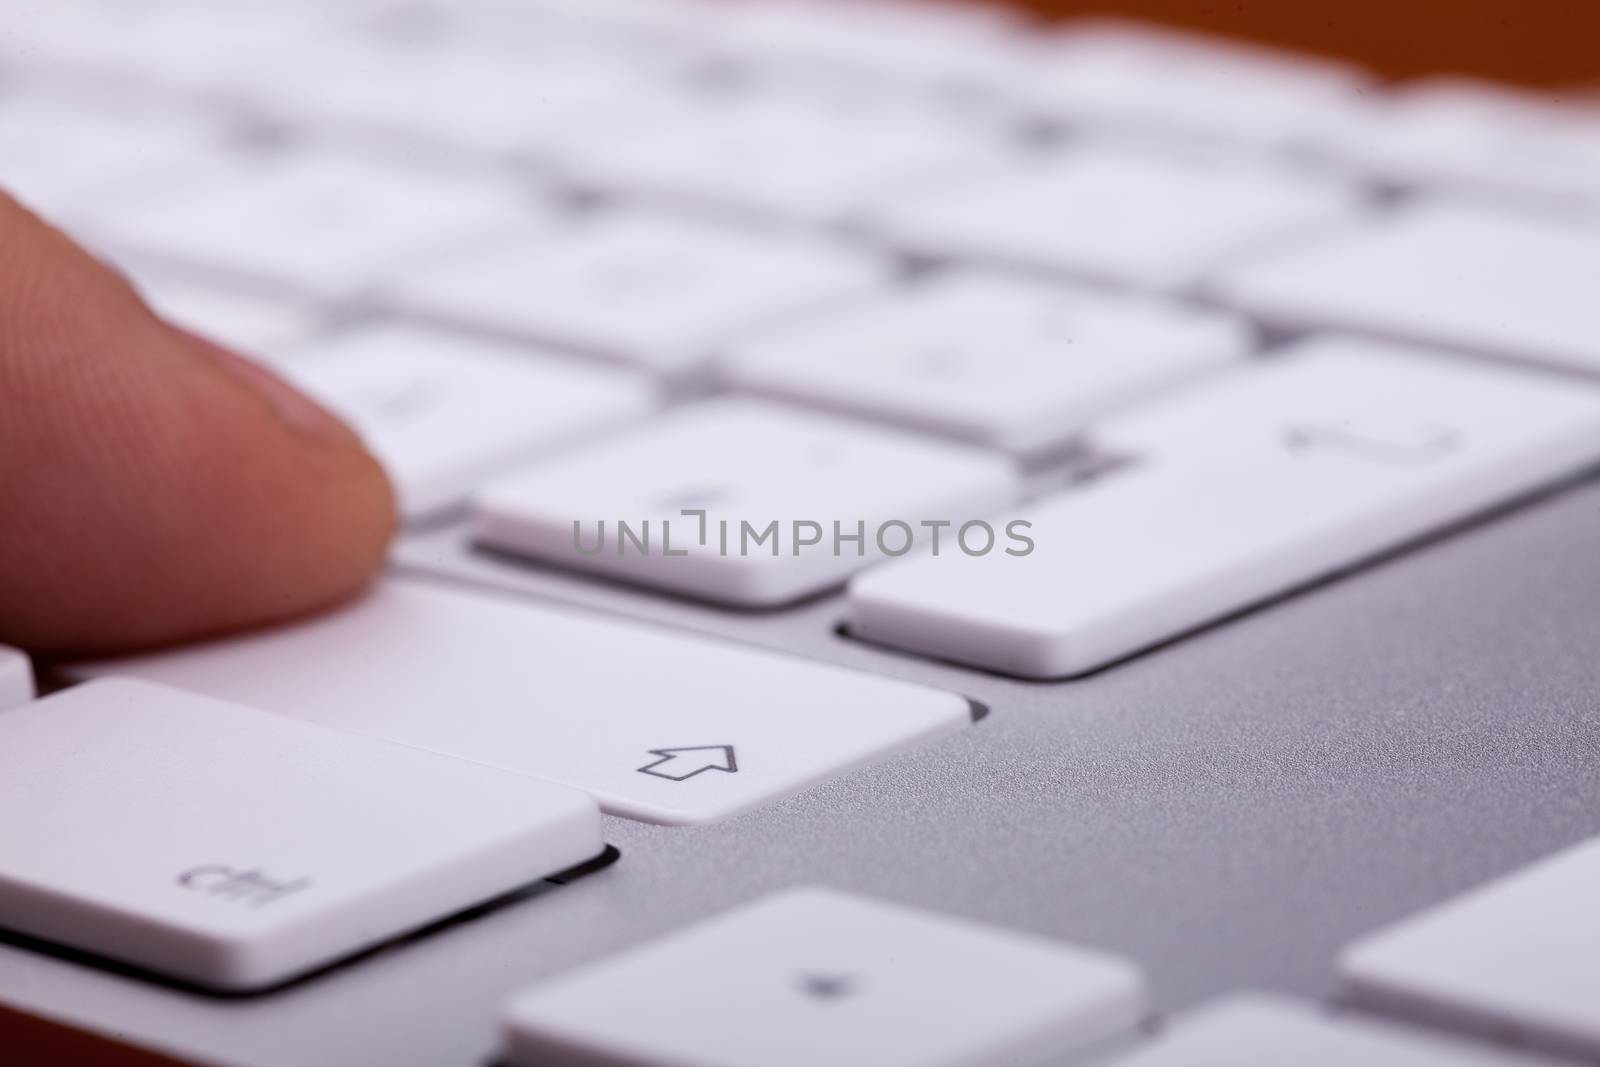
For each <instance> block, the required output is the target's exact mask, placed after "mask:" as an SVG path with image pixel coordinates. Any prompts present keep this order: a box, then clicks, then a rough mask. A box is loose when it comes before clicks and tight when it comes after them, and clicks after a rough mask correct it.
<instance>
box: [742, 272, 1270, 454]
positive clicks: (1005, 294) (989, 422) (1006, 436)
mask: <svg viewBox="0 0 1600 1067" xmlns="http://www.w3.org/2000/svg"><path fill="white" fill-rule="evenodd" d="M1250 345H1251V337H1250V331H1249V329H1248V328H1247V327H1246V326H1245V325H1244V323H1242V322H1241V321H1240V320H1238V319H1236V318H1234V317H1232V316H1229V315H1224V314H1220V313H1217V312H1211V311H1200V310H1194V309H1189V308H1183V307H1180V306H1178V305H1175V304H1168V303H1165V302H1162V301H1159V300H1155V299H1150V298H1146V297H1139V296H1130V295H1120V294H1119V295H1112V294H1106V293H1097V292H1094V291H1091V290H1086V289H1073V288H1068V287H1065V286H1062V285H1048V286H1047V285H1042V284H1035V283H1031V282H1028V281H1025V280H1012V279H1005V278H1000V277H996V276H992V275H983V274H977V273H967V272H960V273H957V274H954V275H945V276H940V277H938V278H936V279H935V280H933V281H931V282H928V283H926V284H924V285H921V286H918V287H915V288H901V289H896V290H891V291H886V292H884V293H882V294H879V295H877V296H874V297H871V298H868V299H863V300H860V301H856V302H853V303H851V304H849V305H846V306H843V307H839V308H835V309H832V310H830V311H829V312H827V313H823V314H818V315H816V316H814V317H810V318H808V319H806V320H805V321H803V322H798V323H795V324H793V325H791V326H788V327H785V328H778V329H775V330H772V331H767V332H762V333H757V334H755V335H753V336H751V337H748V338H746V339H745V340H744V341H742V342H739V343H736V344H735V345H733V346H732V356H731V357H730V359H729V360H728V362H727V364H726V365H725V368H724V373H725V376H726V377H727V379H728V380H729V381H731V382H732V383H733V384H735V385H736V386H739V387H743V388H745V389H749V390H754V391H757V392H761V393H766V394H771V395H775V396H780V397H784V398H786V399H791V400H796V401H800V402H803V403H811V404H817V405H820V406H824V407H831V408H837V409H839V410H841V411H845V412H850V413H854V414H860V415H865V416H868V417H871V418H876V419H882V420H885V421H889V422H895V423H900V424H902V425H905V426H908V427H910V428H912V429H917V430H924V431H931V432H934V433H940V434H946V435H949V436H952V437H958V438H962V439H965V440H969V441H973V442H975V443H977V444H982V445H986V446H989V447H993V448H998V449H1003V450H1006V451H1009V452H1013V453H1019V454H1026V453H1030V452H1037V451H1040V450H1043V449H1047V448H1049V447H1052V446H1056V445H1060V444H1062V443H1063V442H1066V441H1069V440H1070V439H1072V438H1073V437H1074V436H1076V435H1077V434H1078V433H1080V432H1081V431H1082V430H1083V428H1084V427H1085V426H1086V425H1087V424H1089V423H1090V422H1091V421H1092V420H1093V419H1095V418H1097V417H1099V416H1101V415H1103V414H1105V413H1106V412H1108V411H1112V410H1115V409H1116V408H1118V407H1120V406H1122V405H1125V404H1128V403H1130V402H1132V401H1136V400H1139V399H1142V398H1144V397H1145V396H1147V395H1149V394H1151V393H1154V392H1157V391H1159V390H1162V389H1165V388H1169V387H1171V386H1173V385H1175V384H1178V383H1181V382H1184V381H1187V380H1189V379H1191V378H1193V377H1194V376H1195V375H1197V374H1201V373H1204V372H1205V371H1208V370H1212V369H1215V368H1218V367H1221V366H1226V365H1228V364H1229V363H1231V362H1232V361H1233V360H1235V359H1236V358H1238V357H1240V356H1242V355H1244V354H1245V352H1247V351H1248V350H1249V347H1250Z"/></svg>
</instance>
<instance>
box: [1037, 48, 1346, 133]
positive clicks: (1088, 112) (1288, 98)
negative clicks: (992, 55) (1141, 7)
mask: <svg viewBox="0 0 1600 1067" xmlns="http://www.w3.org/2000/svg"><path fill="white" fill-rule="evenodd" d="M1029 70H1030V72H1031V76H1030V77H1029V78H1028V79H1027V85H1026V88H1025V89H1024V90H1023V94H1022V95H1023V97H1024V99H1025V100H1026V101H1027V102H1028V104H1029V105H1030V108H1031V110H1033V111H1035V112H1036V113H1038V114H1040V115H1042V116H1045V117H1047V118H1055V119H1060V120H1065V121H1068V122H1071V123H1073V124H1081V125H1087V126H1090V127H1094V128H1101V127H1104V128H1107V129H1110V130H1113V131H1117V132H1126V131H1130V130H1132V131H1140V132H1146V133H1151V134H1157V135H1166V136H1175V137H1198V138H1215V139H1219V140H1223V141H1227V142H1234V143H1239V144H1241V145H1246V146H1256V145H1260V146H1267V147H1298V146H1301V145H1303V144H1305V143H1307V135H1308V133H1309V131H1311V130H1314V129H1316V128H1318V127H1319V126H1321V125H1323V124H1325V123H1327V122H1329V121H1332V120H1333V117H1334V116H1339V115H1342V114H1343V113H1344V112H1345V110H1346V109H1347V108H1349V107H1350V106H1351V105H1352V103H1353V102H1354V101H1357V100H1359V99H1360V94H1361V92H1362V91H1363V90H1365V89H1366V88H1368V86H1369V83H1370V81H1371V78H1370V77H1369V76H1366V75H1364V74H1362V73H1361V72H1360V71H1358V70H1356V69H1355V68H1353V67H1350V66H1347V65H1344V64H1339V63H1333V62H1328V61H1326V60H1317V59H1312V58H1310V57H1308V56H1304V55H1297V54H1294V53H1291V52H1280V51H1277V50H1274V49H1270V48H1264V47H1260V46H1254V45H1248V44H1244V43H1241V42H1234V41H1228V40H1225V39H1222V38H1217V37H1206V36H1202V35H1199V34H1192V33H1183V32H1180V31H1175V30H1169V29H1155V28H1153V27H1150V26H1144V25H1139V24H1137V23H1131V22H1122V21H1119V20H1116V19H1083V20H1078V21H1076V22H1069V23H1067V24H1066V26H1065V28H1064V29H1063V30H1062V31H1061V32H1060V33H1059V34H1057V35H1055V36H1053V37H1047V38H1045V39H1043V40H1042V41H1041V42H1040V43H1039V45H1038V46H1037V48H1036V52H1035V56H1034V63H1033V64H1032V65H1031V66H1030V68H1029Z"/></svg>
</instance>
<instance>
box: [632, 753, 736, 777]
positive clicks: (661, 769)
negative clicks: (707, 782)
mask: <svg viewBox="0 0 1600 1067" xmlns="http://www.w3.org/2000/svg"><path fill="white" fill-rule="evenodd" d="M649 752H650V755H652V756H660V757H661V758H660V759H658V760H656V761H655V762H654V763H647V764H645V765H644V766H643V767H640V768H639V773H640V774H650V775H654V776H655V777H657V778H666V779H669V780H671V781H674V782H681V781H684V780H685V779H688V778H693V777H694V776H695V775H697V774H699V773H701V772H702V771H723V772H725V773H727V774H737V773H738V771H739V762H738V760H736V759H735V758H734V755H733V746H732V745H695V746H692V747H689V748H652V749H650V750H649Z"/></svg>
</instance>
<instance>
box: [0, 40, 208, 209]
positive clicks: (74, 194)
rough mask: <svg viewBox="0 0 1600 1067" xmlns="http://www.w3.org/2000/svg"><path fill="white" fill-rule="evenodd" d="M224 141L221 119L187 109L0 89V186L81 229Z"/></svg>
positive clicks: (20, 198) (23, 201)
mask: <svg viewBox="0 0 1600 1067" xmlns="http://www.w3.org/2000/svg"><path fill="white" fill-rule="evenodd" d="M0 47H4V45H3V44H0ZM220 146H221V134H220V130H219V128H218V127H217V126H216V125H214V124H212V123H209V122H206V121H205V120H203V119H199V118H197V117H195V116H192V115H189V114H186V113H182V112H179V113H174V112H171V111H166V110H156V109H150V108H135V107H91V106H88V105H86V104H84V103H82V102H78V103H74V102H72V101H70V100H67V99H58V98H54V97H50V96H46V95H43V94H40V96H38V97H37V98H32V97H28V96H13V95H0V189H3V190H4V191H6V192H8V193H10V194H11V195H12V196H14V197H16V198H17V199H18V200H20V201H22V203H23V204H25V205H27V206H28V207H29V208H30V209H32V210H33V211H36V212H38V213H39V214H41V215H43V216H44V217H45V218H47V219H49V220H50V221H51V222H52V223H53V224H55V225H58V226H63V227H65V228H66V229H68V230H69V231H71V232H73V233H74V234H77V235H82V234H84V233H87V234H89V235H91V236H92V233H93V231H92V229H91V228H90V223H91V222H92V220H94V219H95V218H97V217H99V216H102V215H104V214H105V213H106V212H107V211H108V210H115V209H117V208H118V207H120V206H123V205H125V204H126V203H127V202H128V200H129V199H130V196H131V194H133V193H135V192H137V191H138V190H140V189H141V188H144V187H146V186H147V184H148V183H149V182H152V181H159V180H161V179H162V178H163V177H165V176H169V175H171V174H172V173H173V172H174V171H175V170H176V169H181V168H182V167H183V166H184V165H185V163H186V162H188V161H190V160H192V159H194V158H195V157H196V156H201V155H207V154H209V153H211V152H214V151H220Z"/></svg>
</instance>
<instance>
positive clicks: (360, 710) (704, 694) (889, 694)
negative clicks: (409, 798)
mask: <svg viewBox="0 0 1600 1067" xmlns="http://www.w3.org/2000/svg"><path fill="white" fill-rule="evenodd" d="M74 670H75V671H76V672H77V673H78V674H80V675H83V674H106V673H116V674H133V675H137V676H140V677H145V678H149V679H150V680H152V681H158V682H165V683H167V684H171V685H182V686H184V687H185V688H188V689H192V690H194V691H196V692H201V693H206V694H208V695H211V696H215V697H218V698H219V699H225V700H237V701H238V702H240V703H243V704H249V705H250V706H252V707H258V708H263V709H266V710H268V711H273V712H277V713H280V714H283V715H291V716H294V717H296V718H301V719H307V720H310V721H313V722H318V723H321V724H324V725H327V726H333V727H337V728H340V729H346V730H352V731H354V732H357V733H363V734H370V735H373V736H377V737H383V738H387V739H389V740H392V741H399V742H401V743H402V744H407V745H413V746H415V747H417V748H424V749H429V750H432V751H435V752H443V753H447V754H450V755H455V756H460V757H463V758H465V759H470V760H474V761H476V762H479V763H486V764H489V765H490V766H495V767H502V768H504V769H506V770H511V771H516V772H518V773H521V774H529V775H534V776H537V777H541V778H548V779H551V780H553V781H558V782H562V783H565V784H568V785H573V786H576V787H577V788H579V789H582V790H584V791H585V792H588V793H592V794H594V795H595V796H596V797H597V798H598V799H599V801H600V803H601V805H602V806H603V807H604V808H605V809H606V810H607V811H610V812H613V813H615V814H618V815H627V816H630V817H632V818H636V819H644V820H647V821H650V822H660V823H700V822H709V821H712V820H715V819H720V818H724V817H726V816H729V815H733V814H736V813H738V812H740V811H744V810H746V809H748V808H752V807H755V806H756V805H759V804H762V803H764V802H766V801H769V800H772V799H774V798H776V797H779V796H783V795H785V794H788V793H791V792H795V791H797V790H800V789H804V788H806V787H808V786H811V785H814V784H816V783H818V782H821V781H823V780H825V779H827V778H830V777H832V776H833V775H836V774H839V773H841V772H843V771H845V770H847V769H849V768H851V767H853V766H855V765H857V764H861V763H865V762H868V761H869V760H873V759H877V758H881V757H882V756H884V755H885V754H887V753H890V752H893V751H895V750H897V749H900V748H903V747H906V746H909V745H912V744H914V743H916V742H919V741H922V740H923V739H925V738H929V737H933V736H935V735H937V734H940V733H944V732H946V731H950V730H955V729H957V728H959V727H961V726H965V725H967V724H968V723H969V722H970V721H971V712H970V708H969V706H968V704H967V702H966V701H965V700H963V699H962V698H960V697H957V696H955V695H953V694H950V693H943V692H940V691H938V690H934V689H927V688H924V687H922V686H917V685H911V684H909V683H906V682H899V681H893V680H890V679H886V678H877V677H874V676H872V675H869V674H862V673H859V672H856V671H851V670H845V669H843V668H839V667H831V666H827V665H824V664H819V663H811V662H808V661H806V660H803V659H798V658H796V657H794V656H788V655H780V654H777V653H769V652H762V651H757V650H754V649H750V648H746V647H743V646H740V645H735V644H729V643H726V642H722V641H715V640H711V639H708V638H702V637H695V636H690V635H687V634H681V633H674V632H671V631H667V630H662V629H659V628H656V627H653V626H646V625H642V624H638V623H630V622H623V621H617V620H613V619H609V618H605V617H602V616H595V615H589V614H585V613H582V612H578V611H574V610H570V609H563V608H555V607H550V606H545V605H541V604H538V603H532V602H528V601H525V600H518V599H514V598H508V597H504V596H499V595H493V594H488V593H480V592H476V591H465V590H456V589H450V588H447V587H442V586H436V585H430V584H428V583H425V582H414V581H408V580H404V579H390V580H387V581H385V582H383V583H382V584H381V585H380V586H379V587H378V588H377V589H376V590H375V591H374V592H372V593H371V594H369V595H368V596H367V597H365V598H364V599H362V600H360V601H358V602H356V603H354V604H351V605H348V606H346V607H344V608H341V609H339V610H336V611H334V612H332V613H330V614H326V615H322V616H319V617H316V618H313V619H310V620H307V621H305V622H301V623H298V624H296V625H294V626H290V627H283V628H279V629H278V630H275V631H271V632H268V633H264V634H258V635H254V636H243V637H238V638H233V639H230V640H224V641H218V642H213V643H211V644H209V645H202V646H198V647H192V648H188V649H183V650H178V651H173V652H167V653H156V654H152V655H148V656H143V657H136V658H133V659H128V660H122V661H111V662H103V663H98V664H87V665H78V666H77V667H76V668H74ZM866 711H870V712H871V714H866V713H865V712H866Z"/></svg>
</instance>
